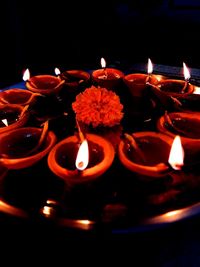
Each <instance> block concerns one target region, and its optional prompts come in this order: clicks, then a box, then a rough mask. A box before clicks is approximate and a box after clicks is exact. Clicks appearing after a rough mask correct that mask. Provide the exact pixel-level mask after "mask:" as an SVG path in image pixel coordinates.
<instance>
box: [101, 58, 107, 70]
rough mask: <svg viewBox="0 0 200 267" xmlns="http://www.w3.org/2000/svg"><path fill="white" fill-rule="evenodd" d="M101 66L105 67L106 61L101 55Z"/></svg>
mask: <svg viewBox="0 0 200 267" xmlns="http://www.w3.org/2000/svg"><path fill="white" fill-rule="evenodd" d="M101 67H102V68H105V67H106V61H105V59H104V58H103V57H102V58H101Z"/></svg>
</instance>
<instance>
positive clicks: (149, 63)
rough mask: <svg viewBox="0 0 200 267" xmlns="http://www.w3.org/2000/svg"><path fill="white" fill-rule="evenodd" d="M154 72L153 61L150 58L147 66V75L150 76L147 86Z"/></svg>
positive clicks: (147, 79)
mask: <svg viewBox="0 0 200 267" xmlns="http://www.w3.org/2000/svg"><path fill="white" fill-rule="evenodd" d="M152 72H153V64H152V62H151V59H150V58H148V66H147V73H148V76H147V78H146V84H147V83H148V82H149V80H150V78H151V74H152Z"/></svg>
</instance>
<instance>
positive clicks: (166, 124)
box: [157, 111, 200, 143]
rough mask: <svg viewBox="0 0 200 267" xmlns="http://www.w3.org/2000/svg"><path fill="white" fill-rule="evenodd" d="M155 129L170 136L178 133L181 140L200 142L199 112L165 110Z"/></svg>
mask: <svg viewBox="0 0 200 267" xmlns="http://www.w3.org/2000/svg"><path fill="white" fill-rule="evenodd" d="M157 129H158V130H159V131H160V132H162V133H165V134H167V135H169V136H171V137H172V138H174V137H175V135H180V136H181V138H182V141H183V142H186V143H187V142H195V143H196V142H200V112H192V111H191V112H169V113H167V112H165V114H164V115H163V116H161V117H160V118H159V119H158V121H157Z"/></svg>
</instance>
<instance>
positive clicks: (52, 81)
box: [23, 69, 65, 95]
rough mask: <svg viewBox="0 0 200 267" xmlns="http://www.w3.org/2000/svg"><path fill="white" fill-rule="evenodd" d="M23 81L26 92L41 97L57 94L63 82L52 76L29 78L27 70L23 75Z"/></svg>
mask: <svg viewBox="0 0 200 267" xmlns="http://www.w3.org/2000/svg"><path fill="white" fill-rule="evenodd" d="M23 80H24V81H25V82H26V87H27V89H28V90H30V91H32V92H34V93H40V94H42V95H51V94H57V93H58V92H59V91H60V90H61V88H62V87H63V84H64V82H65V81H64V80H61V78H60V77H56V76H53V75H36V76H33V77H30V72H29V70H28V69H26V71H25V72H24V74H23Z"/></svg>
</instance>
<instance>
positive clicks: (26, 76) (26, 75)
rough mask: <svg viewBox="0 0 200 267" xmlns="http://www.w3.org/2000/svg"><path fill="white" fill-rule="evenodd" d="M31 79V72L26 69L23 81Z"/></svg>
mask: <svg viewBox="0 0 200 267" xmlns="http://www.w3.org/2000/svg"><path fill="white" fill-rule="evenodd" d="M29 79H30V72H29V69H26V70H25V71H24V74H23V80H24V81H25V82H26V81H28V80H29Z"/></svg>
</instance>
